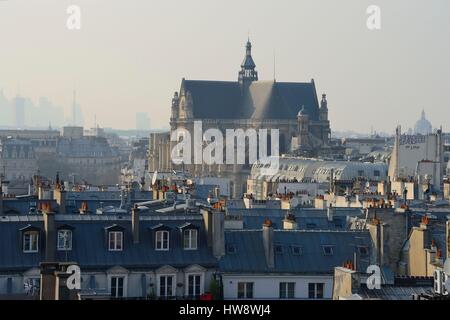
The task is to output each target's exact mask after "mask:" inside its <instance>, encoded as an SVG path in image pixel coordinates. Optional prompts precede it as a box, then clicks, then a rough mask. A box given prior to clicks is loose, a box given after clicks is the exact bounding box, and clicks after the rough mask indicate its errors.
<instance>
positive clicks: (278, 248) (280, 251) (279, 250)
mask: <svg viewBox="0 0 450 320" xmlns="http://www.w3.org/2000/svg"><path fill="white" fill-rule="evenodd" d="M283 252H284V249H283V246H282V245H281V244H276V245H275V254H283Z"/></svg>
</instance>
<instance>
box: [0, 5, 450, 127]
mask: <svg viewBox="0 0 450 320" xmlns="http://www.w3.org/2000/svg"><path fill="white" fill-rule="evenodd" d="M70 4H76V5H79V6H80V7H81V10H82V12H81V13H82V16H81V23H82V27H81V30H79V31H69V30H68V29H67V28H66V20H67V17H68V15H67V13H66V9H67V7H68V6H69V5H70ZM370 4H376V5H379V6H380V7H381V14H382V16H381V18H382V26H381V30H379V31H369V30H368V29H367V27H366V19H367V14H366V8H367V7H368V5H370ZM248 33H250V38H251V40H252V43H253V57H254V60H255V62H256V65H257V70H258V71H259V76H260V79H272V78H273V55H274V51H275V55H276V78H277V81H299V82H302V81H310V79H311V78H314V79H315V81H316V86H317V90H318V91H319V92H318V94H319V95H320V94H321V93H322V92H326V93H327V94H328V105H329V110H330V120H331V126H332V129H334V130H357V131H360V132H369V131H370V127H371V125H373V126H374V128H375V129H376V130H383V131H388V132H392V131H393V130H394V127H395V126H396V125H397V124H403V125H404V126H406V127H410V126H412V125H413V124H414V122H415V120H416V119H418V118H419V116H420V111H421V110H422V108H425V110H426V112H427V117H428V118H429V119H430V120H431V122H432V123H433V125H434V126H435V127H437V126H439V125H441V124H442V125H443V127H444V129H445V130H447V131H449V130H450V84H449V79H450V1H448V0H430V1H422V0H415V1H412V0H371V1H366V0H340V1H336V0H327V1H325V0H292V1H288V0H276V1H269V0H267V1H265V0H264V1H263V0H226V1H225V0H221V1H215V0H179V1H174V0H158V1H153V0H70V1H68V0H0V43H1V44H0V88H4V91H5V94H6V95H7V96H8V97H12V96H14V95H15V94H16V93H17V90H18V86H19V85H20V91H21V93H22V94H23V95H25V96H30V97H31V98H32V99H33V100H34V101H36V100H37V99H38V98H39V97H40V96H47V97H49V98H50V99H51V100H52V101H53V102H54V103H55V104H58V105H63V106H64V107H65V108H66V111H67V112H68V111H69V108H70V105H71V99H72V90H73V88H74V87H75V88H76V90H77V92H78V97H79V98H78V100H79V102H80V104H81V105H82V108H83V112H84V116H85V123H86V124H87V125H88V126H91V125H93V123H94V115H95V114H96V115H97V121H98V123H99V124H100V125H102V126H109V127H110V126H113V127H117V128H134V126H135V113H136V112H142V111H144V112H148V113H149V114H150V118H151V122H152V126H153V127H164V126H167V125H168V120H169V115H170V100H171V97H172V95H173V92H174V91H178V89H179V86H180V81H181V78H182V77H185V78H187V79H216V80H236V79H237V73H238V70H239V65H240V63H241V61H242V59H243V55H244V45H245V42H246V40H247V35H248Z"/></svg>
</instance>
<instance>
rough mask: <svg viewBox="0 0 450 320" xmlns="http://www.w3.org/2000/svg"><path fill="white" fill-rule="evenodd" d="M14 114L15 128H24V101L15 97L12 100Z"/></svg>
mask: <svg viewBox="0 0 450 320" xmlns="http://www.w3.org/2000/svg"><path fill="white" fill-rule="evenodd" d="M14 112H15V120H16V128H23V127H24V126H25V99H24V98H22V97H19V96H17V97H16V98H15V99H14Z"/></svg>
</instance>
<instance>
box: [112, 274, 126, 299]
mask: <svg viewBox="0 0 450 320" xmlns="http://www.w3.org/2000/svg"><path fill="white" fill-rule="evenodd" d="M123 283H124V277H111V297H113V298H122V297H123V296H124V295H123Z"/></svg>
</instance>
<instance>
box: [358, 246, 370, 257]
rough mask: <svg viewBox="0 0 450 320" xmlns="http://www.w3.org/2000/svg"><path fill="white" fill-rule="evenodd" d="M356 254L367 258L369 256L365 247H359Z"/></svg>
mask: <svg viewBox="0 0 450 320" xmlns="http://www.w3.org/2000/svg"><path fill="white" fill-rule="evenodd" d="M358 252H359V254H360V255H361V256H367V255H368V254H369V248H368V247H365V246H359V247H358Z"/></svg>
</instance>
